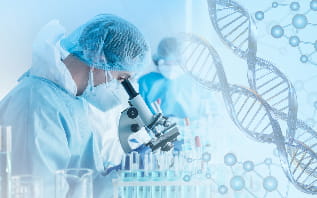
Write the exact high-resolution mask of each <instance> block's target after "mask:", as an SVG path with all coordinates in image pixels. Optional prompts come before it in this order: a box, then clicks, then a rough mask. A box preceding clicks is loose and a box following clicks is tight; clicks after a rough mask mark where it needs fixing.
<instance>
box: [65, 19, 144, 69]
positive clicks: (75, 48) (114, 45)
mask: <svg viewBox="0 0 317 198" xmlns="http://www.w3.org/2000/svg"><path fill="white" fill-rule="evenodd" d="M61 46H62V47H63V48H64V49H65V50H67V51H68V52H69V53H71V54H73V55H74V56H76V57H78V58H79V59H80V60H82V61H83V62H85V63H86V64H87V65H88V66H89V67H94V68H97V69H103V70H113V71H130V72H135V71H141V70H142V69H143V67H145V65H146V64H147V63H146V61H147V60H148V56H149V53H150V52H149V46H148V44H147V42H146V41H145V38H144V36H143V35H142V34H141V32H140V31H139V30H138V29H137V28H136V27H135V26H134V25H132V24H131V23H129V22H128V21H126V20H124V19H122V18H119V17H117V16H114V15H111V14H100V15H97V16H95V17H94V18H92V19H91V20H90V21H88V22H87V23H86V24H84V25H82V26H80V27H79V28H77V29H76V30H75V31H74V32H72V33H71V34H70V35H69V36H67V37H66V38H64V39H62V40H61Z"/></svg>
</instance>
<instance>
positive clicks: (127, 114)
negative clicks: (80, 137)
mask: <svg viewBox="0 0 317 198" xmlns="http://www.w3.org/2000/svg"><path fill="white" fill-rule="evenodd" d="M121 84H122V86H123V88H124V89H125V91H126V92H127V93H128V95H129V107H128V108H127V109H125V110H124V111H123V112H121V116H120V120H119V130H118V133H119V141H120V143H121V146H122V148H123V150H124V152H126V153H129V152H131V151H132V148H131V147H130V145H129V136H130V135H132V134H133V133H137V132H138V131H139V130H140V129H141V128H142V127H144V128H145V130H146V131H147V133H148V134H149V135H150V136H151V140H150V141H148V142H143V144H144V145H146V146H148V147H150V148H151V149H152V151H155V150H157V149H159V148H160V149H161V150H162V151H169V150H170V149H172V148H173V142H174V141H175V140H176V139H177V136H178V135H179V134H180V133H179V130H178V128H177V126H176V124H175V123H172V122H171V121H170V120H169V119H168V118H167V117H165V116H163V115H162V113H156V114H153V113H152V112H151V111H150V109H149V108H148V106H147V105H146V103H145V101H144V100H143V98H142V97H141V96H140V94H139V93H137V92H136V91H135V89H134V88H133V86H132V84H131V83H130V81H129V80H128V79H125V80H123V81H122V82H121Z"/></svg>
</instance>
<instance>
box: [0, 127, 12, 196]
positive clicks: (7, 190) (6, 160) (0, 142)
mask: <svg viewBox="0 0 317 198" xmlns="http://www.w3.org/2000/svg"><path fill="white" fill-rule="evenodd" d="M10 179H11V127H9V126H7V127H5V126H0V195H1V196H0V197H4V198H10V197H11V180H10Z"/></svg>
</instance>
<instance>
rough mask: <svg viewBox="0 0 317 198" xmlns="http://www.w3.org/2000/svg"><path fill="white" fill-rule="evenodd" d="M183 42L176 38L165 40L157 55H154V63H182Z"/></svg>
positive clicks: (158, 48) (161, 42)
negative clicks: (161, 61) (160, 61)
mask: <svg viewBox="0 0 317 198" xmlns="http://www.w3.org/2000/svg"><path fill="white" fill-rule="evenodd" d="M181 48H182V42H181V41H180V40H179V39H177V38H175V37H166V38H163V39H162V40H161V41H160V43H159V45H158V47H157V53H156V54H155V55H153V61H154V63H155V64H156V65H157V64H158V61H159V60H164V61H180V59H181Z"/></svg>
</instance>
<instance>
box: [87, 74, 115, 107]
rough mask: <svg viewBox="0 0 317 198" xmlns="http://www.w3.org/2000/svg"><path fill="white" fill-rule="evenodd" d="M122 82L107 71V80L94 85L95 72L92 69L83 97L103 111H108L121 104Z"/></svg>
mask: <svg viewBox="0 0 317 198" xmlns="http://www.w3.org/2000/svg"><path fill="white" fill-rule="evenodd" d="M108 78H110V79H108ZM119 93H120V84H119V82H118V81H117V80H115V79H113V77H112V75H111V73H110V72H109V71H106V82H105V83H102V84H100V85H98V86H96V87H95V86H94V79H93V72H92V70H90V72H89V79H88V85H87V88H86V89H85V91H84V93H83V95H82V97H83V98H85V99H86V100H87V101H88V102H89V103H90V104H92V105H94V106H95V107H97V108H98V109H100V110H101V111H104V112H105V111H108V110H110V109H112V108H114V107H116V106H118V105H120V104H121V97H120V94H119Z"/></svg>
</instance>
